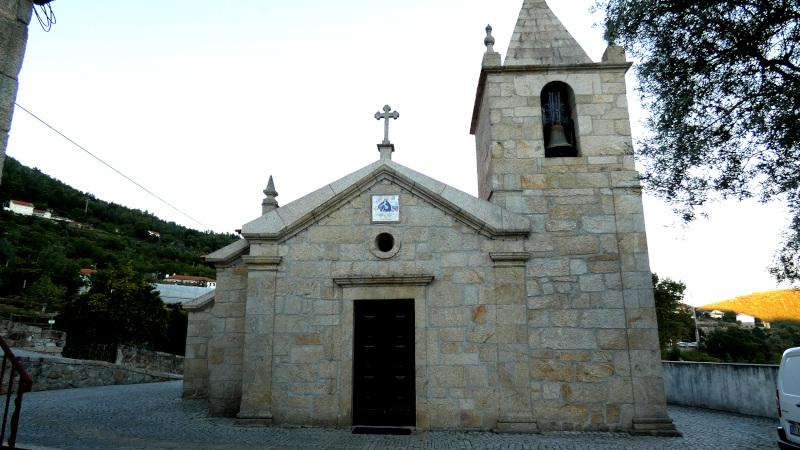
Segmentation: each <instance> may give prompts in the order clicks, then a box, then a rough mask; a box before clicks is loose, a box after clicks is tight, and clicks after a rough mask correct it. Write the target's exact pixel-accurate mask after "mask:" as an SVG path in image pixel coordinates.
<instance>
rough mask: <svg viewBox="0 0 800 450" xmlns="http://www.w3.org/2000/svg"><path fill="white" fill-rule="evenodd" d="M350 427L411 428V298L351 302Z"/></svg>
mask: <svg viewBox="0 0 800 450" xmlns="http://www.w3.org/2000/svg"><path fill="white" fill-rule="evenodd" d="M353 312H354V319H355V320H354V322H353V323H354V328H355V329H354V330H353V347H354V349H353V350H354V351H353V425H367V426H414V425H415V424H416V410H415V406H414V300H357V301H355V302H354V311H353Z"/></svg>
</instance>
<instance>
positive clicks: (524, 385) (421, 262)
mask: <svg viewBox="0 0 800 450" xmlns="http://www.w3.org/2000/svg"><path fill="white" fill-rule="evenodd" d="M487 31H488V33H487V37H486V40H485V43H486V45H487V52H486V54H485V55H484V59H483V64H482V70H481V72H480V78H479V83H478V89H477V96H476V99H475V107H474V111H473V120H472V128H471V131H472V133H473V134H474V135H475V139H476V156H477V161H478V185H479V197H474V196H472V195H469V194H466V193H464V192H461V191H459V190H457V189H455V188H452V187H450V186H448V185H446V184H444V183H441V182H439V181H437V180H434V179H432V178H429V177H427V176H425V175H423V174H421V173H418V172H415V171H414V170H411V169H409V168H406V167H404V166H402V165H400V164H397V163H395V162H393V161H392V160H391V152H392V151H393V146H392V144H390V143H389V142H388V138H387V139H385V140H384V143H383V144H380V145H379V146H378V147H379V150H380V155H381V156H380V159H379V160H378V161H376V162H375V163H373V164H370V165H368V166H366V167H364V168H362V169H360V170H357V171H355V172H353V173H351V174H349V175H347V176H345V177H344V178H341V179H340V180H338V181H335V182H333V183H331V184H329V185H327V186H324V187H322V188H320V189H318V190H316V191H314V192H312V193H310V194H308V195H306V196H304V197H302V198H300V199H298V200H296V201H294V202H291V203H289V204H287V205H285V206H281V207H278V205H277V202H276V201H275V196H276V195H277V193H276V192H275V189H274V186H273V185H272V180H270V184H269V186H268V187H267V189H266V190H265V191H264V192H265V194H266V198H265V200H264V203H263V205H262V207H263V215H261V216H260V217H258V218H256V219H255V220H253V221H251V222H249V223H247V224H245V225H244V226H243V227H242V231H241V234H242V237H243V239H241V240H239V241H237V242H236V243H234V244H231V245H229V246H228V247H225V248H223V249H221V250H219V251H216V252H214V253H212V254H210V255H207V257H206V261H207V262H208V263H211V264H214V265H215V266H216V267H217V283H218V284H217V289H216V291H215V293H213V294H209V295H206V296H204V297H202V298H200V299H198V300H196V301H195V302H193V303H192V304H190V305H187V309H188V310H189V311H190V315H189V332H188V337H187V347H186V360H185V375H184V376H185V378H184V397H187V398H197V397H206V398H208V403H209V412H210V414H212V415H230V416H236V417H237V418H238V420H240V421H241V422H243V423H251V424H297V425H325V426H392V427H414V428H416V429H421V430H428V429H481V430H489V429H493V430H499V431H509V432H515V431H516V432H535V431H549V430H610V431H617V430H621V431H630V432H634V433H655V434H675V433H677V431H676V430H675V428H674V426H673V425H672V421H671V420H670V419H669V417H668V416H667V412H666V401H665V394H664V387H663V386H664V384H663V380H662V369H661V362H660V354H659V345H658V332H657V324H656V315H655V307H654V302H653V291H652V284H651V279H650V268H649V261H648V253H647V241H646V236H645V227H644V217H643V211H642V201H641V190H640V186H639V179H638V174H637V172H636V171H635V168H634V161H633V150H632V143H631V136H630V120H629V117H628V110H627V98H626V94H625V93H626V87H625V79H624V76H625V73H626V71H627V70H628V69H629V67H630V64H629V63H628V62H626V60H625V54H624V51H623V50H622V49H621V48H619V47H617V46H614V45H611V46H609V48H608V49H607V50H606V53H605V54H604V56H603V59H602V61H601V62H599V63H595V62H592V61H591V60H590V59H589V57H588V56H587V55H586V54H585V52H584V51H583V50H582V49H581V48H580V46H579V45H578V44H577V43H576V42H575V40H574V39H573V38H572V37H571V36H570V35H569V34H568V32H567V31H566V29H565V28H564V27H563V25H562V24H561V23H560V22H559V21H558V19H557V18H556V17H555V15H554V14H553V13H552V12H551V11H550V9H549V8H548V7H547V4H546V3H545V1H544V0H525V1H524V2H523V6H522V10H521V12H520V17H519V20H518V22H517V24H516V28H515V31H514V33H513V36H512V40H511V44H510V46H509V49H508V54H507V55H506V57H505V60H504V61H501V56H500V55H499V54H498V53H496V52H494V50H493V48H492V45H493V43H494V41H493V38H492V37H491V31H490V29H487ZM389 111H390V110H389V109H388V108H386V109H385V113H386V116H384V117H385V120H387V121H388V120H389V118H392V116H391V115H390V113H389Z"/></svg>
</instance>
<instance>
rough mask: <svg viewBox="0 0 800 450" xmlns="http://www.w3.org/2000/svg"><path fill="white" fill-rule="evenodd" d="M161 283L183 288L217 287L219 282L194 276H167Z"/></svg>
mask: <svg viewBox="0 0 800 450" xmlns="http://www.w3.org/2000/svg"><path fill="white" fill-rule="evenodd" d="M160 283H163V284H179V285H183V286H200V287H210V288H215V287H217V280H215V279H213V278H208V277H196V276H194V275H177V274H174V273H173V274H172V275H167V276H166V277H164V280H163V281H161V282H160Z"/></svg>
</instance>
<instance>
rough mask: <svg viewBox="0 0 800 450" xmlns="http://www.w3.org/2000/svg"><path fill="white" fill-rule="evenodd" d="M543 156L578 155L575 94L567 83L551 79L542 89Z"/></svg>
mask: <svg viewBox="0 0 800 450" xmlns="http://www.w3.org/2000/svg"><path fill="white" fill-rule="evenodd" d="M541 98H542V127H543V131H544V156H545V157H548V158H554V157H560V156H578V140H577V136H578V133H577V126H576V119H577V116H576V115H575V94H574V93H573V92H572V88H570V87H569V85H568V84H566V83H562V82H560V81H553V82H551V83H548V84H547V85H545V87H544V89H542V96H541Z"/></svg>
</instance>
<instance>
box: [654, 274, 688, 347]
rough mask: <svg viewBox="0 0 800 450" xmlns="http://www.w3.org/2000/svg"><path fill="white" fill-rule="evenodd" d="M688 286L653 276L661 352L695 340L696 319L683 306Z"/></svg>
mask: <svg viewBox="0 0 800 450" xmlns="http://www.w3.org/2000/svg"><path fill="white" fill-rule="evenodd" d="M684 291H686V285H685V284H683V283H681V282H680V281H673V280H671V279H669V278H664V279H660V278H659V277H658V275H656V274H653V294H654V295H655V302H656V318H657V319H658V341H659V343H660V344H661V352H662V353H665V352H666V351H667V349H669V348H671V347H673V346H675V345H676V344H677V343H678V341H682V340H685V339H686V340H694V337H693V336H692V331H693V330H694V319H693V318H692V313H691V312H689V311H688V309H687V307H686V305H683V304H682V303H681V301H682V300H683V293H684Z"/></svg>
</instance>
